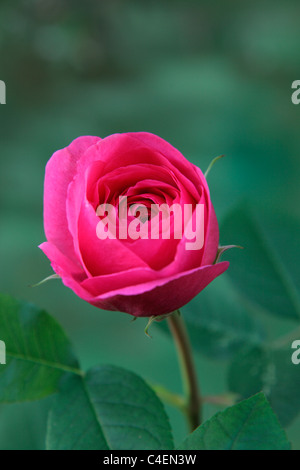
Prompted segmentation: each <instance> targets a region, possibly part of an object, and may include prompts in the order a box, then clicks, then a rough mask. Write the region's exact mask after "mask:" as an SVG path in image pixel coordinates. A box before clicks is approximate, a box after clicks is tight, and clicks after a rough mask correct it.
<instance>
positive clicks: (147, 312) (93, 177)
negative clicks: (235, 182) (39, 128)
mask: <svg viewBox="0 0 300 470" xmlns="http://www.w3.org/2000/svg"><path fill="white" fill-rule="evenodd" d="M120 196H121V197H122V198H124V197H126V198H127V199H125V200H126V204H128V207H132V206H133V205H136V207H138V206H139V205H141V204H142V205H143V206H144V207H146V208H147V209H148V208H150V204H151V205H153V204H156V205H158V206H159V205H161V204H163V203H165V204H167V205H168V206H171V205H172V204H177V205H180V207H182V208H184V207H185V206H186V205H190V206H191V205H192V207H193V208H196V206H197V205H201V207H203V208H204V213H203V216H204V225H203V226H202V227H201V230H202V231H203V243H202V244H201V246H202V245H203V246H202V247H201V249H193V248H192V249H187V248H186V247H187V242H188V239H187V236H186V235H185V232H184V233H183V236H182V237H181V238H175V236H173V237H170V238H168V239H162V238H161V237H159V238H156V239H153V238H151V237H148V238H147V237H145V236H144V237H142V238H138V239H132V238H127V239H120V237H116V238H106V239H99V236H98V235H97V227H98V228H99V221H100V220H103V217H101V216H99V215H97V214H98V213H96V212H97V209H98V207H99V205H101V204H110V205H111V206H113V207H116V208H117V206H118V202H119V197H120ZM126 209H127V208H126ZM146 212H147V211H146ZM149 214H150V212H147V214H145V213H144V214H143V217H144V219H143V223H145V222H148V221H150V218H151V217H152V216H150V215H149ZM102 215H103V214H102ZM134 219H135V217H134V216H132V215H131V216H130V217H129V219H128V220H129V222H132V220H134ZM172 220H173V219H172ZM129 222H128V223H129ZM173 222H174V220H173ZM44 225H45V233H46V238H47V240H48V241H47V242H45V243H43V244H42V245H41V246H40V248H41V249H42V250H43V252H44V253H45V254H46V256H47V257H48V258H49V260H50V261H51V265H52V267H53V269H54V271H55V272H56V273H57V274H58V275H59V276H60V277H61V278H62V281H63V283H64V284H65V285H66V286H68V287H70V288H71V289H72V290H73V291H74V292H75V293H76V294H77V295H78V296H79V297H81V298H82V299H84V300H86V301H87V302H89V303H91V304H92V305H95V306H96V307H99V308H102V309H105V310H118V311H122V312H126V313H129V314H131V315H134V316H137V317H138V316H139V317H149V316H152V315H163V314H167V313H170V312H172V311H174V310H176V309H178V308H180V307H182V306H183V305H185V304H187V303H188V302H189V301H190V300H191V299H192V298H193V297H195V296H196V295H197V294H198V293H199V292H201V291H202V290H203V289H204V288H205V287H206V286H207V285H208V284H209V283H210V282H211V281H213V279H215V278H216V277H217V276H219V275H220V274H222V273H223V272H224V271H225V270H226V269H227V268H228V265H229V263H228V262H222V263H217V264H213V263H214V261H215V259H216V255H217V250H218V243H219V229H218V222H217V219H216V215H215V211H214V208H213V206H212V203H211V200H210V194H209V189H208V186H207V183H206V179H205V177H204V175H203V173H202V172H201V170H200V169H199V168H197V167H196V166H194V165H193V164H192V163H190V162H189V161H188V160H186V159H185V158H184V157H183V155H182V154H181V153H180V152H179V151H178V150H176V149H175V148H174V147H172V146H171V145H170V144H168V143H167V142H166V141H164V140H162V139H161V138H159V137H157V136H155V135H152V134H148V133H144V132H141V133H128V134H115V135H111V136H109V137H106V138H105V139H100V138H99V137H89V136H88V137H79V138H78V139H76V140H74V141H73V142H72V143H71V144H70V145H69V147H66V148H65V149H62V150H59V151H57V152H56V153H55V154H54V155H53V156H52V158H51V159H50V160H49V162H48V164H47V167H46V176H45V190H44ZM171 225H172V223H171ZM172 227H173V225H172ZM195 233H196V232H195ZM195 246H196V245H195Z"/></svg>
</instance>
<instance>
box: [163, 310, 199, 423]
mask: <svg viewBox="0 0 300 470" xmlns="http://www.w3.org/2000/svg"><path fill="white" fill-rule="evenodd" d="M167 320H168V323H169V328H170V330H171V333H172V335H173V338H174V341H175V345H176V349H177V355H178V359H179V364H180V368H181V375H182V380H183V385H184V390H185V396H186V407H185V408H186V414H187V419H188V424H189V427H190V430H191V431H194V429H196V428H197V427H198V426H199V425H200V424H201V411H202V398H201V394H200V390H199V386H198V382H197V375H196V370H195V365H194V360H193V355H192V349H191V344H190V340H189V337H188V334H187V330H186V327H185V324H184V321H183V318H182V316H181V315H180V312H179V310H177V311H175V312H174V313H173V314H172V315H170V316H169V317H168V318H167Z"/></svg>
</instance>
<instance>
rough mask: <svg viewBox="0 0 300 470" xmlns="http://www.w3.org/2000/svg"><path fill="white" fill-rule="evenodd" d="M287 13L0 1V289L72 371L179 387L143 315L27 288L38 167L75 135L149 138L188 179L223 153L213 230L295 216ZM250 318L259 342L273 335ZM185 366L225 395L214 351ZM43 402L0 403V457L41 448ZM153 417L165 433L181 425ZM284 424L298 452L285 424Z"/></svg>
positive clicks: (293, 432) (193, 1)
mask: <svg viewBox="0 0 300 470" xmlns="http://www.w3.org/2000/svg"><path fill="white" fill-rule="evenodd" d="M299 17H300V5H299V1H296V0H295V1H292V0H286V1H285V2H282V1H280V2H279V1H269V0H268V1H265V0H259V1H258V0H254V1H252V2H251V3H247V4H246V3H245V2H236V1H233V0H228V1H226V2H224V1H221V0H216V1H208V0H207V1H204V0H198V1H197V0H169V1H167V0H148V1H147V2H133V1H127V2H123V1H121V0H109V1H100V0H86V1H85V2H83V1H79V0H26V1H25V0H24V1H21V0H20V1H17V2H11V1H8V0H1V4H0V57H1V60H0V64H1V65H0V79H1V80H4V81H5V82H6V86H7V104H6V105H5V106H0V261H1V271H0V290H1V292H4V293H9V294H12V295H13V296H15V297H18V298H21V299H24V300H28V301H30V302H33V303H35V304H37V305H38V306H40V307H42V308H45V309H46V310H47V311H48V312H49V313H51V314H52V315H54V316H55V317H56V318H57V319H58V320H59V322H60V323H61V324H62V325H63V326H64V327H65V329H66V331H67V333H68V334H69V336H70V338H71V340H72V342H73V344H74V347H75V350H76V351H77V353H78V355H79V357H80V359H81V363H82V365H83V367H84V368H86V367H89V366H93V365H95V364H96V363H111V364H116V365H120V366H124V367H126V368H128V369H131V370H133V371H135V372H137V373H139V374H141V375H142V376H143V377H144V378H145V379H146V380H149V381H150V382H151V383H162V384H164V385H167V386H169V387H170V388H171V389H173V390H174V391H177V392H180V391H181V384H180V377H179V372H178V367H177V361H176V359H175V351H174V347H173V344H172V342H171V341H170V339H169V338H168V336H167V335H165V334H164V332H163V331H161V330H160V329H159V328H157V327H156V326H154V327H153V329H152V333H151V334H152V336H153V338H152V340H150V339H149V338H147V337H146V336H145V335H144V332H143V330H144V327H145V320H138V321H137V322H135V323H131V318H130V317H129V316H127V315H125V314H118V313H113V312H110V313H109V312H103V311H100V310H97V309H96V308H93V307H91V306H90V305H88V304H85V303H84V302H83V301H82V300H80V299H78V298H76V296H75V295H74V294H73V293H72V292H71V291H69V290H68V289H67V288H65V287H63V286H62V285H61V283H60V282H59V281H52V282H49V283H47V284H46V285H43V286H41V287H39V288H30V287H28V286H29V285H30V284H34V283H35V282H38V281H39V280H41V279H43V278H45V277H46V276H47V275H49V274H51V268H50V266H49V262H48V260H47V259H46V258H45V256H44V255H43V254H42V252H41V251H40V250H39V249H38V248H37V246H38V245H39V244H40V243H41V242H42V241H44V232H43V216H42V210H43V208H42V198H43V178H44V169H45V164H46V162H47V160H48V159H49V158H50V156H51V155H52V153H53V152H54V151H55V150H57V149H59V148H62V147H65V146H66V145H68V144H69V142H70V141H71V140H73V139H74V138H76V137H77V136H79V135H85V134H92V135H98V136H101V137H104V136H106V135H109V134H112V133H115V132H127V131H148V132H153V133H155V134H158V135H160V136H161V137H163V138H164V139H166V140H168V141H169V142H171V143H172V144H173V145H174V146H175V147H177V148H178V149H180V150H181V151H182V153H183V154H184V155H185V156H186V157H187V158H188V159H190V160H191V161H193V162H194V163H196V164H197V165H198V166H200V167H201V168H202V169H203V170H205V169H206V168H207V166H208V164H209V162H210V161H211V160H212V158H214V157H215V156H217V155H220V154H226V159H224V160H222V161H220V162H219V163H218V164H217V166H216V167H215V168H214V169H213V171H212V173H211V174H210V178H209V183H210V188H211V194H212V199H213V202H214V205H215V208H216V212H217V215H218V217H219V219H220V221H221V220H222V219H223V218H224V217H225V215H226V213H227V212H229V211H230V210H231V209H232V208H233V207H234V206H235V205H236V204H237V203H238V202H239V201H242V200H244V198H247V199H248V201H250V202H251V203H253V204H255V203H257V204H259V205H262V204H263V205H264V207H266V208H270V210H271V209H273V210H274V209H275V210H276V211H280V212H284V213H285V214H288V215H290V216H293V217H295V218H297V219H298V218H299V217H300V205H299V176H300V158H299V150H300V133H299V124H300V106H299V107H297V106H295V105H293V104H292V102H291V93H292V91H291V84H292V82H293V81H294V80H296V79H300V76H299V75H300V71H299V63H300V62H299V44H300V28H299ZM298 235H299V234H298ZM237 238H238V237H236V235H235V234H234V233H233V234H232V242H233V243H239V240H238V239H237ZM221 241H222V234H221ZM225 281H226V282H227V279H225ZM225 281H222V280H217V281H215V283H214V284H213V285H212V286H210V287H209V292H214V288H217V287H218V286H219V287H220V286H221V285H222V282H225ZM201 295H202V294H200V296H199V299H198V302H200V303H201ZM263 320H264V325H265V328H266V329H267V330H268V332H269V334H271V335H272V334H273V335H275V336H276V335H277V332H279V331H280V330H281V329H282V328H283V327H282V324H281V322H280V321H279V320H278V321H277V319H274V318H273V317H271V316H265V317H264V319H263ZM284 325H285V326H284V328H285V329H286V330H287V331H288V330H289V328H290V325H289V324H288V323H285V324H284ZM0 337H1V332H0ZM212 356H213V354H212ZM197 367H198V373H199V379H200V383H201V386H202V390H203V393H204V394H205V395H209V394H213V395H216V394H220V393H222V392H224V391H226V390H227V385H226V378H225V377H226V372H227V368H228V362H227V361H226V360H224V358H222V355H220V357H218V359H216V358H213V357H209V354H206V355H205V356H204V355H203V354H199V356H197ZM50 403H51V398H49V399H47V400H44V401H43V402H40V403H33V404H25V405H24V404H22V405H21V404H20V405H10V406H1V407H0V448H1V449H23V448H24V449H28V448H30V449H39V448H43V447H44V434H45V427H46V414H47V410H48V407H49V404H50ZM167 410H168V412H169V415H170V418H171V421H172V424H173V427H174V429H175V431H174V433H175V437H176V440H179V439H181V438H183V437H184V436H185V434H186V427H185V423H184V420H183V419H182V417H181V416H180V415H179V413H178V412H177V411H176V410H172V409H171V408H169V407H167ZM218 410H219V408H217V407H216V406H206V407H205V416H206V417H209V416H210V415H211V414H212V413H215V412H216V411H218ZM287 429H288V433H289V437H290V438H291V439H292V441H293V445H294V448H299V449H300V420H299V418H298V419H296V420H295V421H294V422H293V423H292V424H291V425H289V426H288V428H287Z"/></svg>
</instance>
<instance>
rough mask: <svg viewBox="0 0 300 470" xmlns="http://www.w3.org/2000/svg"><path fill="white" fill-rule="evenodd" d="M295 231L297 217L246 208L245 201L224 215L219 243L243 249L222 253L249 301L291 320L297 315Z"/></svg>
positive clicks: (299, 264) (299, 267)
mask: <svg viewBox="0 0 300 470" xmlns="http://www.w3.org/2000/svg"><path fill="white" fill-rule="evenodd" d="M299 232H300V222H299V221H298V220H294V219H292V218H289V217H287V216H286V215H282V214H277V213H270V212H269V211H264V212H263V211H262V210H261V209H258V208H256V209H255V208H253V209H249V206H248V205H247V204H246V203H245V204H243V205H241V206H239V207H238V208H236V209H235V210H234V211H233V212H232V213H230V214H229V215H228V216H227V217H226V219H225V221H224V223H223V224H222V226H221V230H220V233H221V242H222V244H227V243H237V244H239V245H242V246H243V247H244V248H245V249H244V250H243V252H240V251H239V252H235V251H234V250H232V251H231V252H229V253H228V254H226V258H227V259H228V260H230V261H231V265H230V268H229V270H228V274H229V276H230V277H231V279H232V280H233V282H234V284H235V286H236V287H237V288H238V289H239V290H240V292H241V293H242V294H243V295H244V296H245V297H246V298H247V299H248V301H249V302H251V303H255V304H257V305H259V306H261V307H262V308H263V309H265V310H267V311H268V312H270V313H273V314H276V315H280V316H282V317H285V318H291V319H295V320H296V319H299V317H300V290H299V282H298V281H297V280H299V278H300V256H299V253H300V252H299V249H298V238H299Z"/></svg>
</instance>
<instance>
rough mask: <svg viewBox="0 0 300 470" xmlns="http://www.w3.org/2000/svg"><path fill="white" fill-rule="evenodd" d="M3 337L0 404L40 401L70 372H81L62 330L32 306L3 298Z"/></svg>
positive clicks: (0, 307)
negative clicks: (3, 360) (4, 347)
mask: <svg viewBox="0 0 300 470" xmlns="http://www.w3.org/2000/svg"><path fill="white" fill-rule="evenodd" d="M0 338H1V340H2V341H4V342H5V345H6V365H0V402H2V403H14V402H19V401H30V400H38V399H41V398H44V397H46V396H47V395H50V394H52V393H54V392H56V391H57V388H58V383H59V381H60V379H61V377H62V375H63V374H65V373H66V372H68V371H73V372H74V373H80V371H78V369H77V367H78V363H77V360H76V359H75V357H74V355H73V353H72V351H71V347H70V343H69V341H68V339H67V338H66V336H65V334H64V332H63V330H62V328H61V327H60V326H59V325H58V324H57V322H56V321H55V320H54V319H53V318H52V317H50V315H48V314H47V313H46V312H44V311H42V310H39V309H37V308H36V307H34V306H33V305H31V304H26V303H21V302H19V301H17V300H15V299H13V298H11V297H9V296H6V295H0Z"/></svg>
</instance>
